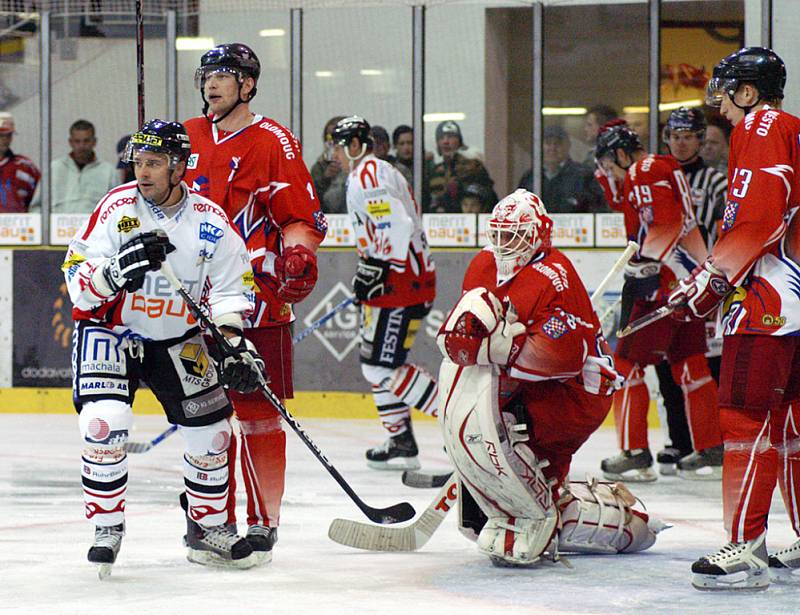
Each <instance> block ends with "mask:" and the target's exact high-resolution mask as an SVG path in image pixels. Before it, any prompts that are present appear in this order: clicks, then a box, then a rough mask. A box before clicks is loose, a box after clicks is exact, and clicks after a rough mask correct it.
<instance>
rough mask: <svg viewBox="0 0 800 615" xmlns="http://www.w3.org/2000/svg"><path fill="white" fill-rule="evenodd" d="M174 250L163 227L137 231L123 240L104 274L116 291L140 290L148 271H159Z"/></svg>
mask: <svg viewBox="0 0 800 615" xmlns="http://www.w3.org/2000/svg"><path fill="white" fill-rule="evenodd" d="M174 251H175V246H173V245H172V244H171V243H170V242H169V237H167V234H166V233H165V232H164V231H162V230H161V229H159V230H156V231H148V232H147V233H142V234H141V235H137V236H136V237H134V238H133V239H130V240H128V241H126V242H125V243H123V244H122V245H121V246H120V247H119V250H117V253H116V254H115V255H114V256H112V257H111V258H110V259H109V261H108V262H107V263H106V265H105V267H104V268H103V277H104V278H105V280H106V283H107V284H108V286H109V287H110V288H111V290H113V291H114V293H118V292H119V291H121V290H123V289H125V290H127V291H128V292H133V291H136V290H139V289H140V288H141V287H142V284H144V276H145V274H146V273H147V272H148V271H158V270H159V269H161V263H163V262H164V261H165V260H167V254H169V253H170V252H174Z"/></svg>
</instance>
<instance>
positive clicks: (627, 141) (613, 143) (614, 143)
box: [594, 120, 644, 164]
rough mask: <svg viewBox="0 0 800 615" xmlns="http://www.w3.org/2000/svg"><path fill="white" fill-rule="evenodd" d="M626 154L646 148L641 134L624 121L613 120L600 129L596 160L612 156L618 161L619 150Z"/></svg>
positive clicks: (595, 153) (611, 157)
mask: <svg viewBox="0 0 800 615" xmlns="http://www.w3.org/2000/svg"><path fill="white" fill-rule="evenodd" d="M618 149H621V150H622V151H623V152H625V153H626V154H631V153H633V152H635V151H637V150H640V149H644V147H643V146H642V141H641V139H639V135H637V134H636V132H634V130H633V129H632V128H631V127H630V126H628V124H627V123H626V122H624V121H620V120H612V121H611V122H608V123H607V124H605V125H604V126H603V128H601V129H600V134H599V135H598V136H597V145H596V146H595V150H594V157H595V160H596V161H597V162H598V164H599V163H600V161H601V160H602V159H603V158H610V159H612V160H613V161H614V162H615V163H617V150H618Z"/></svg>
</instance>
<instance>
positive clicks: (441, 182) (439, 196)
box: [430, 120, 497, 213]
mask: <svg viewBox="0 0 800 615" xmlns="http://www.w3.org/2000/svg"><path fill="white" fill-rule="evenodd" d="M436 151H437V152H438V154H439V155H440V156H441V157H442V160H441V161H440V162H439V163H438V164H436V165H434V167H433V170H432V171H431V178H430V194H431V210H432V211H435V212H439V213H456V212H459V211H460V207H459V202H458V197H459V195H460V194H461V192H462V190H463V188H464V187H465V186H467V185H468V184H478V185H481V186H484V187H485V188H487V189H488V190H489V192H490V194H491V199H490V200H491V201H492V202H493V203H496V202H497V194H496V193H495V192H494V189H493V186H494V182H493V181H492V179H491V177H489V172H488V171H487V170H486V167H484V166H483V163H482V162H481V161H480V158H479V157H478V156H477V155H476V151H475V150H471V151H470V149H469V148H467V147H466V146H465V145H464V140H463V138H462V137H461V128H459V126H458V124H456V123H455V122H453V121H450V120H448V121H445V122H442V123H441V124H439V125H438V126H437V127H436Z"/></svg>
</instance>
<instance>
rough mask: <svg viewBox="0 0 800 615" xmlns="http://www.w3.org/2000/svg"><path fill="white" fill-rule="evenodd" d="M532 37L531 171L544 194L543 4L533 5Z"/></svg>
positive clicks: (535, 185) (538, 191) (536, 188)
mask: <svg viewBox="0 0 800 615" xmlns="http://www.w3.org/2000/svg"><path fill="white" fill-rule="evenodd" d="M531 11H532V12H533V14H532V19H531V24H532V25H531V29H532V31H531V36H532V37H533V45H532V49H533V56H532V57H531V70H532V74H531V79H532V81H531V83H532V84H533V122H532V125H533V134H532V135H531V149H532V151H531V169H533V192H534V193H535V194H541V193H542V124H543V123H544V116H543V115H542V107H543V106H544V98H543V91H544V6H543V4H542V3H541V2H534V3H533V4H532V5H531Z"/></svg>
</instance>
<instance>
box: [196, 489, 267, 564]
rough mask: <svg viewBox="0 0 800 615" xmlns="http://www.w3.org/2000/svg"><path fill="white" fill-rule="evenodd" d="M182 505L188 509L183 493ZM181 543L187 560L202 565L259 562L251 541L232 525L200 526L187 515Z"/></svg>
mask: <svg viewBox="0 0 800 615" xmlns="http://www.w3.org/2000/svg"><path fill="white" fill-rule="evenodd" d="M180 502H181V508H183V510H184V511H186V510H187V508H188V502H187V500H186V494H185V493H182V494H181V496H180ZM183 544H184V546H185V547H186V548H187V549H188V551H187V553H186V559H188V560H189V561H190V562H194V563H195V564H201V565H203V566H220V567H224V568H252V567H253V566H255V565H256V564H258V563H259V562H258V559H257V558H256V557H255V556H253V548H252V547H251V546H250V543H248V542H247V540H245V539H244V538H242V537H241V536H239V535H238V534H237V533H236V525H235V524H222V525H215V526H213V527H203V526H202V525H200V524H199V523H197V522H196V521H193V520H192V519H190V518H189V516H188V515H187V516H186V535H185V536H184V537H183Z"/></svg>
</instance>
